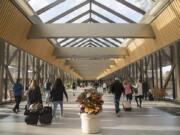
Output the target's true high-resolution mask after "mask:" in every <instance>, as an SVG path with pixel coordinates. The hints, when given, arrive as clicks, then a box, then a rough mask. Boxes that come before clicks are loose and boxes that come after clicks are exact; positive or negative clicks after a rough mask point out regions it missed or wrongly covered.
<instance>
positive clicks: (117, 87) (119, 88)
mask: <svg viewBox="0 0 180 135" xmlns="http://www.w3.org/2000/svg"><path fill="white" fill-rule="evenodd" d="M111 92H112V93H113V94H114V105H115V112H116V115H117V117H119V115H120V108H119V101H120V97H121V94H122V93H123V92H124V87H123V85H122V83H121V82H120V81H119V78H117V77H116V78H115V82H114V83H113V84H112V86H111Z"/></svg>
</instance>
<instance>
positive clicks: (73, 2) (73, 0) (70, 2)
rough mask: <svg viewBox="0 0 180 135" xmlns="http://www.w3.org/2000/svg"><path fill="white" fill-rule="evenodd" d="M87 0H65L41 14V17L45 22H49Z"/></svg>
mask: <svg viewBox="0 0 180 135" xmlns="http://www.w3.org/2000/svg"><path fill="white" fill-rule="evenodd" d="M84 1H85V0H66V1H65V2H63V3H61V4H59V5H57V6H55V7H53V8H51V9H49V10H48V11H46V12H44V13H42V14H41V15H39V17H40V18H41V19H42V21H43V22H47V21H49V20H51V19H53V18H54V17H56V16H58V15H60V14H62V13H64V12H65V11H67V10H69V9H71V8H73V7H75V6H77V5H79V4H81V3H82V2H84Z"/></svg>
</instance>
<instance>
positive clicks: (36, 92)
mask: <svg viewBox="0 0 180 135" xmlns="http://www.w3.org/2000/svg"><path fill="white" fill-rule="evenodd" d="M37 103H39V104H42V95H41V90H40V87H39V86H38V85H37V83H36V81H35V80H32V81H31V84H30V85H29V88H28V91H27V109H29V107H30V106H31V105H33V104H37Z"/></svg>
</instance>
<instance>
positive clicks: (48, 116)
mask: <svg viewBox="0 0 180 135" xmlns="http://www.w3.org/2000/svg"><path fill="white" fill-rule="evenodd" d="M39 121H40V123H41V124H51V122H52V107H50V106H45V107H44V108H43V109H42V111H41V112H40V116H39Z"/></svg>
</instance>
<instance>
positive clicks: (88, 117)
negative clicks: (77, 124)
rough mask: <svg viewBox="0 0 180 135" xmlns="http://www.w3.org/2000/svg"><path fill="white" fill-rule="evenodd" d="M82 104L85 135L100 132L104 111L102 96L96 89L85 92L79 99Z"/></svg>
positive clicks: (82, 121)
mask: <svg viewBox="0 0 180 135" xmlns="http://www.w3.org/2000/svg"><path fill="white" fill-rule="evenodd" d="M77 102H78V103H79V104H80V114H81V128H82V132H83V133H98V132H100V119H99V116H100V112H101V111H102V105H103V103H104V101H103V100H102V94H101V93H98V92H97V91H96V90H94V89H89V90H85V91H84V92H82V93H81V94H80V95H79V96H78V97H77Z"/></svg>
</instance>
